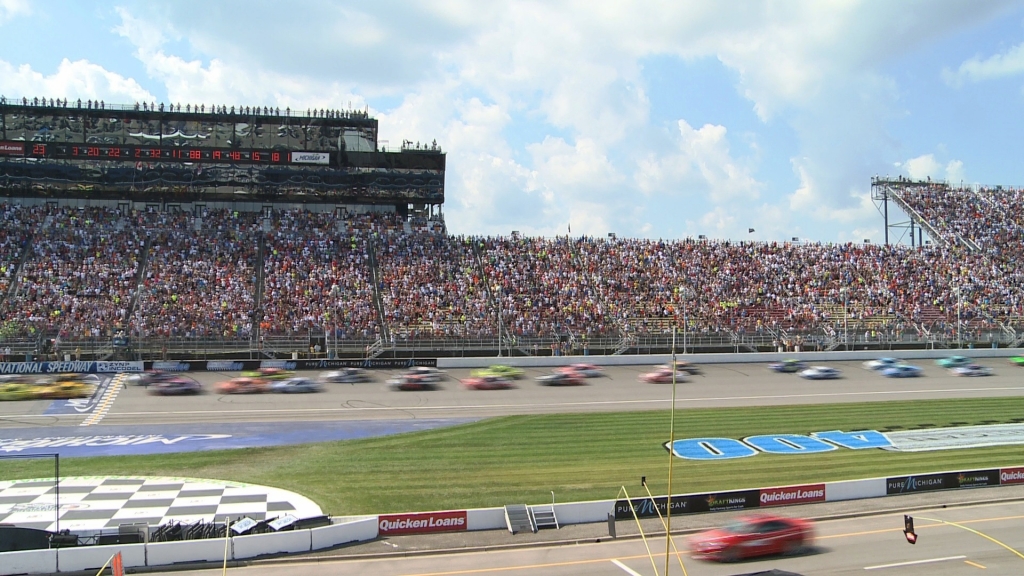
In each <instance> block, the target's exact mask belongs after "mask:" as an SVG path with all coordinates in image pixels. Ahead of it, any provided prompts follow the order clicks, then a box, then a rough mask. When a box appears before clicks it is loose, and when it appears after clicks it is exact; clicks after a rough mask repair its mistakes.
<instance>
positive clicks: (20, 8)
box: [0, 0, 32, 26]
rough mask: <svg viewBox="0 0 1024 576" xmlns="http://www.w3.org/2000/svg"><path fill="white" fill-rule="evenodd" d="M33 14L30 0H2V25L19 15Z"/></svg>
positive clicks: (0, 13) (0, 19) (0, 5)
mask: <svg viewBox="0 0 1024 576" xmlns="http://www.w3.org/2000/svg"><path fill="white" fill-rule="evenodd" d="M30 14H32V6H31V5H30V4H29V3H28V0H0V26H2V25H3V24H4V23H5V22H8V21H10V20H13V19H15V18H17V17H18V16H28V15H30Z"/></svg>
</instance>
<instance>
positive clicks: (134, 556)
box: [56, 544, 146, 572]
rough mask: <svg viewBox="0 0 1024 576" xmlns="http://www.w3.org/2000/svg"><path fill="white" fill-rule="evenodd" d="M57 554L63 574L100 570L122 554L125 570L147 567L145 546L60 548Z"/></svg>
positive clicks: (58, 563) (119, 545) (118, 545)
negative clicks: (113, 557) (115, 555)
mask: <svg viewBox="0 0 1024 576" xmlns="http://www.w3.org/2000/svg"><path fill="white" fill-rule="evenodd" d="M56 552H57V568H58V569H60V571H61V572H75V571H78V570H99V569H100V566H103V564H105V563H106V562H107V560H109V559H110V557H111V556H113V555H114V554H117V553H118V552H120V553H121V561H122V562H123V563H124V567H125V568H129V567H136V566H145V565H146V545H145V544H124V545H121V544H117V545H113V546H81V547H78V548H60V549H58V550H56Z"/></svg>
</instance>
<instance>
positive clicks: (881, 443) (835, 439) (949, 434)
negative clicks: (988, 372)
mask: <svg viewBox="0 0 1024 576" xmlns="http://www.w3.org/2000/svg"><path fill="white" fill-rule="evenodd" d="M1017 444H1024V424H992V425H986V426H960V427H955V428H929V429H927V430H905V431H900V432H888V433H882V432H879V431H877V430H859V431H856V432H843V431H841V430H831V431H828V432H813V433H811V434H808V435H803V434H762V435H758V436H747V437H746V438H743V439H742V440H737V439H735V438H687V439H685V440H676V441H675V442H673V443H672V445H671V450H672V453H673V454H674V455H676V456H678V457H679V458H685V459H687V460H705V461H707V460H733V459H736V458H749V457H751V456H756V455H757V454H761V453H764V454H780V455H793V454H820V453H822V452H831V451H833V450H838V449H840V448H846V449H848V450H867V449H871V448H879V449H882V450H892V451H895V452H929V451H933V450H955V449H960V448H984V447H988V446H1012V445H1017ZM665 448H666V449H668V448H669V443H667V442H666V443H665Z"/></svg>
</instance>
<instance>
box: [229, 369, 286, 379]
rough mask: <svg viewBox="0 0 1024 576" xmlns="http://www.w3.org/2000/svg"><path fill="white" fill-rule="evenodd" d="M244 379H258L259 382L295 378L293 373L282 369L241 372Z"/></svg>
mask: <svg viewBox="0 0 1024 576" xmlns="http://www.w3.org/2000/svg"><path fill="white" fill-rule="evenodd" d="M242 376H243V377H244V378H259V379H261V380H284V379H285V378H291V377H292V376H295V372H292V371H291V370H285V369H284V368H260V369H259V370H249V371H246V372H242Z"/></svg>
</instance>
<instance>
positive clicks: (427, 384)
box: [388, 374, 438, 391]
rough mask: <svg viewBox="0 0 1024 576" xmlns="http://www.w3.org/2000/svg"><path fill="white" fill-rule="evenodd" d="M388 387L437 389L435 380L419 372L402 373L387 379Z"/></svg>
mask: <svg viewBox="0 0 1024 576" xmlns="http://www.w3.org/2000/svg"><path fill="white" fill-rule="evenodd" d="M388 388H390V389H392V390H401V391H410V390H437V388H438V385H437V382H436V381H434V380H431V379H430V378H428V377H425V376H423V375H421V374H404V375H402V376H399V377H397V378H392V379H391V380H388Z"/></svg>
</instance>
